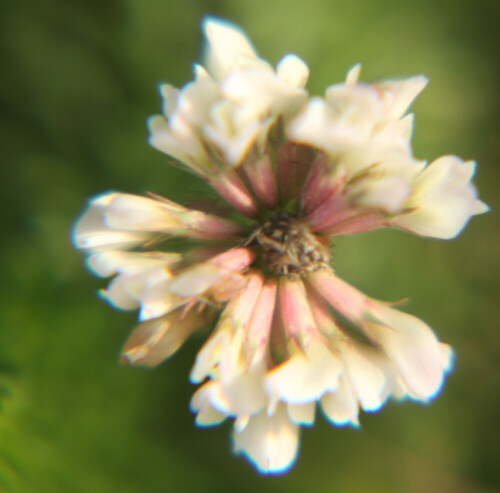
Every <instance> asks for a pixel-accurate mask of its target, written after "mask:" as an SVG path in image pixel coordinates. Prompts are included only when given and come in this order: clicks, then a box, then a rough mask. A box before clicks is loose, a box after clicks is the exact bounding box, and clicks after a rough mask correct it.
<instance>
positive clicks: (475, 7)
mask: <svg viewBox="0 0 500 493" xmlns="http://www.w3.org/2000/svg"><path fill="white" fill-rule="evenodd" d="M206 14H215V15H220V16H223V17H226V18H230V19H232V20H234V21H235V22H237V23H239V24H240V25H242V26H243V27H244V29H245V30H246V31H247V32H248V33H249V35H250V36H251V37H252V39H253V40H254V42H255V45H256V46H257V48H258V49H259V52H260V54H261V55H262V56H263V57H265V58H267V59H269V60H270V61H271V62H273V63H276V62H277V61H278V60H279V59H280V58H281V56H283V55H284V54H285V53H287V52H294V53H297V54H298V55H299V56H301V57H302V58H303V59H304V60H306V61H307V63H308V65H309V67H310V69H311V77H310V82H309V89H310V91H311V93H313V94H321V93H322V92H323V90H324V88H325V87H326V86H327V85H329V84H331V83H334V82H338V81H340V80H342V79H343V77H344V75H345V72H346V71H347V69H348V68H349V67H350V66H352V65H353V64H355V63H357V62H363V64H364V70H363V74H362V78H363V79H364V80H375V79H379V78H382V77H394V76H409V75H415V74H420V73H423V74H426V75H427V76H428V77H429V78H430V80H431V82H430V85H429V86H428V88H427V89H426V90H425V91H424V93H423V94H422V95H421V97H420V98H419V99H418V101H417V103H416V104H415V106H414V110H415V112H416V114H417V118H416V131H415V136H414V149H415V153H416V155H417V156H418V157H420V158H427V159H433V158H435V157H437V156H439V155H441V154H447V153H454V154H458V155H460V156H462V157H464V158H475V159H477V161H478V163H479V173H478V176H477V180H476V183H477V185H478V188H479V189H480V192H481V197H482V198H483V199H484V200H485V201H486V202H487V203H489V204H490V206H491V207H492V210H493V212H491V213H489V214H488V215H484V216H480V217H477V218H474V219H473V220H472V222H471V224H470V226H469V227H468V228H467V229H466V230H465V232H464V233H463V234H462V235H461V236H460V237H459V238H458V239H456V240H455V241H452V242H447V241H438V240H421V239H418V238H414V237H411V236H410V235H405V234H403V233H399V232H387V231H385V232H380V233H379V232H377V233H371V234H366V235H361V236H359V237H355V238H349V239H343V240H341V241H339V242H338V244H337V246H336V254H335V257H336V268H337V271H338V272H339V273H340V274H341V275H342V276H343V277H344V278H345V279H346V280H348V281H349V282H351V283H353V284H354V285H355V286H357V287H359V288H360V289H362V290H363V291H365V292H366V293H368V294H370V295H372V296H374V297H376V298H379V299H387V300H396V299H401V298H404V297H407V296H408V297H409V298H410V300H409V302H408V303H407V304H406V308H405V309H407V310H408V311H410V312H411V313H414V314H415V315H418V316H419V317H421V318H423V319H424V320H426V321H427V322H428V323H429V324H431V325H432V326H433V327H434V328H435V329H436V331H437V333H438V334H439V336H440V338H441V339H442V340H444V341H447V342H449V343H450V344H452V345H453V346H454V348H455V350H456V369H455V371H454V373H453V374H452V375H451V376H450V377H449V379H448V381H447V384H446V386H445V388H444V391H443V392H442V394H441V396H440V397H439V398H438V399H437V400H436V401H435V402H433V403H432V405H429V406H422V405H418V404H412V403H399V404H398V403H392V402H391V403H389V404H388V405H387V406H386V408H385V409H384V410H383V411H382V412H380V413H378V414H373V415H370V414H364V415H362V417H361V421H362V430H361V431H358V430H352V429H343V428H334V427H332V426H330V425H328V424H327V423H326V422H325V420H324V419H323V418H322V417H321V416H318V419H317V423H316V425H315V426H314V428H312V429H305V430H303V433H302V450H301V454H300V458H299V461H298V464H297V465H296V467H295V468H294V469H293V470H292V471H291V472H290V473H289V474H288V475H286V476H283V477H268V478H266V477H262V476H260V475H259V474H257V473H256V472H255V471H254V470H253V468H252V467H251V466H250V465H249V464H247V463H246V461H245V460H243V459H241V458H235V457H233V456H232V454H231V452H230V442H229V431H230V427H229V425H228V424H226V425H224V426H220V427H216V428H211V429H197V428H196V427H195V425H194V423H193V422H194V420H193V416H192V415H191V414H190V412H189V410H188V403H189V399H190V396H191V394H192V392H193V391H194V387H193V386H192V385H190V384H189V382H188V373H189V370H190V366H191V363H192V361H193V358H194V356H195V354H196V350H197V348H198V347H199V346H200V344H201V342H202V337H199V338H196V337H195V338H193V339H192V340H190V341H189V342H188V343H187V344H186V345H185V347H184V348H183V349H182V350H181V351H180V352H179V353H178V354H177V355H176V356H174V357H173V358H172V359H171V360H170V361H168V362H167V363H165V364H163V365H162V366H160V367H159V368H157V369H155V370H153V371H148V370H144V369H140V368H129V367H124V366H122V365H120V364H119V363H118V362H117V359H118V355H119V352H120V348H121V345H122V343H123V341H124V340H125V338H126V336H127V335H128V333H129V332H130V330H131V328H132V326H133V325H134V322H135V316H136V315H135V313H121V312H118V311H116V310H114V309H112V308H111V307H109V306H107V305H106V304H105V303H103V302H102V301H100V300H99V299H98V298H97V296H96V291H97V290H98V289H99V288H100V287H103V286H104V285H105V282H103V280H99V279H96V278H94V277H93V276H92V275H90V274H89V273H88V272H87V271H86V269H85V267H84V262H83V258H82V255H81V254H80V253H79V252H76V251H75V250H74V249H73V248H72V246H71V243H70V230H71V227H72V224H73V222H74V220H75V218H76V217H77V216H78V214H79V213H80V212H81V211H82V209H83V207H84V204H85V202H86V200H87V198H88V197H90V196H92V195H94V194H96V193H99V192H102V191H106V190H110V189H115V190H120V191H124V192H134V193H143V192H144V191H146V190H154V191H155V192H158V193H161V194H164V195H166V196H168V197H170V198H173V199H175V200H180V201H182V200H183V199H184V198H185V197H186V195H189V194H193V193H198V192H199V191H200V190H202V189H203V185H202V184H200V183H199V182H198V181H197V180H196V179H195V178H192V177H190V176H188V175H186V174H184V173H182V172H180V171H177V170H174V169H173V168H172V167H169V166H168V165H167V164H166V161H167V159H166V157H165V156H164V155H162V154H160V153H159V152H156V151H155V150H153V149H152V148H150V147H149V146H148V145H147V143H146V138H147V131H146V127H145V120H146V118H147V116H149V115H151V114H154V113H157V112H159V110H160V98H159V96H158V93H157V89H156V88H157V84H158V83H159V82H167V81H168V82H171V83H173V84H175V85H177V86H180V85H182V84H183V83H185V82H187V81H188V80H190V79H191V75H192V72H191V65H192V63H193V62H194V61H197V60H200V53H201V46H202V44H201V43H202V37H201V33H200V29H199V27H200V21H201V19H202V17H203V16H204V15H206ZM499 20H500V3H499V2H498V1H497V0H489V1H488V0H480V1H472V0H466V1H457V0H443V1H437V2H436V1H431V0H410V1H401V0H379V1H376V2H374V1H371V0H351V1H350V2H345V1H342V0H333V1H329V0H307V1H297V0H276V1H272V0H242V1H239V2H238V1H234V0H233V1H231V0H214V1H206V2H203V1H201V0H198V1H197V0H183V1H180V0H179V1H177V0H174V1H169V0H162V1H160V0H141V1H139V0H136V1H133V0H122V1H120V0H101V1H100V2H91V1H89V0H86V1H85V0H72V1H67V0H46V1H45V2H38V1H36V0H31V1H30V0H4V1H3V2H2V5H1V7H0V39H1V44H0V53H1V57H2V65H1V67H2V70H1V74H2V75H1V77H0V139H1V141H2V142H1V147H0V149H1V154H2V156H3V157H2V175H1V179H0V187H1V188H2V191H1V198H2V201H3V204H4V205H2V208H1V212H0V214H1V216H0V218H1V225H2V230H3V234H2V241H1V255H0V262H1V264H2V265H1V271H0V272H1V275H0V279H1V283H2V286H1V298H0V300H1V305H2V306H1V313H0V317H1V332H0V403H1V411H0V491H15V492H17V491H19V492H42V493H45V492H115V491H116V492H118V491H119V492H122V493H125V492H164V491H165V492H171V491H172V492H177V491H187V492H191V491H206V492H211V491H238V492H252V491H259V492H262V493H263V492H265V491H273V492H285V491H286V492H304V491H308V492H330V491H336V492H422V491H424V492H426V493H433V492H457V493H461V492H477V493H482V492H485V493H486V492H493V491H498V489H497V488H498V487H499V479H500V473H499V464H498V456H499V450H498V441H499V436H498V415H499V410H500V406H499V386H498V383H499V356H500V355H499V352H500V351H499V346H500V338H499V332H498V318H499V309H498V307H499V304H500V298H499V294H500V289H499V277H500V275H499V274H500V272H499V270H500V247H499V240H500V228H499V222H498V217H497V215H496V212H495V211H496V210H497V209H498V206H499V205H500V203H499V202H500V201H499V197H498V192H497V190H498V187H499V185H500V171H499V162H498V155H499V152H500V148H499V131H500V117H499V112H498V108H499V99H500V96H499V94H500V91H499V90H498V87H499V83H500V74H499V69H500V65H499V60H498V51H497V50H498V46H499V44H500V43H499V41H500V39H499V34H498V33H499V29H498V25H499Z"/></svg>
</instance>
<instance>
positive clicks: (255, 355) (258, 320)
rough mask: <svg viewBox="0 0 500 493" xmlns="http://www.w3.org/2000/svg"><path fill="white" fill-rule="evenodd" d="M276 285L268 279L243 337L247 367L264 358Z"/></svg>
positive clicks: (274, 301) (271, 320)
mask: <svg viewBox="0 0 500 493" xmlns="http://www.w3.org/2000/svg"><path fill="white" fill-rule="evenodd" d="M276 294H277V283H276V280H275V279H272V278H270V279H268V280H267V281H266V283H265V284H264V286H263V288H262V290H261V291H260V293H259V299H258V301H257V302H256V304H255V306H254V308H253V312H252V316H251V319H250V323H249V324H248V329H247V331H246V337H245V343H244V348H245V355H246V359H247V365H248V366H251V364H252V363H253V362H254V361H260V360H262V359H263V358H264V356H265V354H266V350H267V346H268V343H269V338H270V335H271V326H272V323H273V314H274V307H275V305H276Z"/></svg>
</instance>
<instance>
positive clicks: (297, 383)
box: [264, 340, 342, 409]
mask: <svg viewBox="0 0 500 493" xmlns="http://www.w3.org/2000/svg"><path fill="white" fill-rule="evenodd" d="M341 370H342V364H341V363H340V361H339V360H338V359H337V358H336V357H335V356H334V355H333V354H332V353H331V351H330V350H329V349H328V348H327V347H326V346H325V345H324V344H323V343H322V342H320V341H316V340H313V341H312V342H311V343H310V345H309V347H308V348H307V349H306V355H304V354H303V353H302V352H297V353H296V354H295V355H293V356H292V357H290V358H289V359H288V360H287V361H285V362H284V363H282V364H281V365H279V366H277V367H276V368H274V369H273V370H271V371H270V372H268V374H267V376H266V378H265V381H264V385H265V387H266V390H267V392H268V394H269V399H270V408H271V409H272V408H273V407H274V405H275V404H276V403H277V402H278V401H279V400H283V401H285V402H288V403H292V404H304V403H307V402H311V401H315V400H317V399H319V398H320V397H321V396H322V395H323V394H324V393H325V392H327V391H332V390H334V389H336V388H337V385H338V376H339V374H340V372H341Z"/></svg>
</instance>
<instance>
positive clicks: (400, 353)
mask: <svg viewBox="0 0 500 493" xmlns="http://www.w3.org/2000/svg"><path fill="white" fill-rule="evenodd" d="M372 313H373V316H374V317H375V318H376V319H377V320H378V321H379V323H377V322H367V326H368V328H369V330H370V331H371V333H372V334H373V335H374V337H375V338H376V340H377V341H378V343H379V344H380V346H381V347H382V348H383V349H384V351H385V352H386V353H387V355H388V356H389V358H390V359H391V360H392V361H393V362H394V364H395V365H396V366H397V368H398V370H399V373H400V375H401V378H402V379H403V381H404V383H405V386H406V387H407V388H408V390H409V392H410V393H411V394H412V395H413V396H414V397H415V398H417V399H420V400H423V401H427V400H429V399H432V398H433V397H435V396H436V395H437V394H438V393H439V391H440V390H441V386H442V384H443V377H444V370H445V366H444V365H446V366H448V365H449V361H446V360H445V358H443V350H442V347H441V345H440V343H439V341H438V340H437V338H436V336H435V334H434V332H433V331H432V330H431V328H430V327H429V326H428V325H427V324H425V323H424V322H422V320H420V319H418V318H417V317H414V316H412V315H409V314H407V313H403V312H400V311H398V310H395V309H393V308H389V307H386V306H383V305H379V306H377V308H376V309H374V310H373V312H372Z"/></svg>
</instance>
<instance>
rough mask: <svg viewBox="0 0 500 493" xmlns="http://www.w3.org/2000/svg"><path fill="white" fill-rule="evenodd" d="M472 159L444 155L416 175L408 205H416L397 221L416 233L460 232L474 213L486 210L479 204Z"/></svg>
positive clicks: (445, 235) (449, 235) (446, 234)
mask: <svg viewBox="0 0 500 493" xmlns="http://www.w3.org/2000/svg"><path fill="white" fill-rule="evenodd" d="M473 172H474V166H473V164H472V163H471V162H464V161H462V160H461V159H460V158H458V157H456V156H443V157H441V158H439V159H437V160H436V161H434V162H432V163H431V164H430V165H429V166H427V167H426V168H425V169H424V170H423V171H422V172H421V173H420V174H419V175H418V176H417V177H416V179H415V182H414V184H413V188H414V191H413V193H412V195H411V196H410V198H409V200H408V203H407V207H409V208H410V209H413V210H412V211H411V212H409V213H407V214H402V215H400V216H397V217H396V218H394V219H393V221H392V222H393V224H395V225H397V226H400V227H402V228H404V229H407V230H410V231H412V232H414V233H417V234H420V235H424V236H432V237H435V238H442V239H449V238H454V237H455V236H457V235H458V234H459V233H460V231H461V230H462V229H463V228H464V226H465V225H466V224H467V222H468V220H469V219H470V217H471V216H472V215H474V214H477V213H482V212H486V211H485V210H484V208H481V207H479V206H478V203H479V201H478V200H477V193H476V190H475V188H474V186H473V185H472V184H471V183H470V179H471V177H472V174H473Z"/></svg>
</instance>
